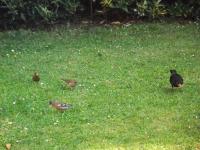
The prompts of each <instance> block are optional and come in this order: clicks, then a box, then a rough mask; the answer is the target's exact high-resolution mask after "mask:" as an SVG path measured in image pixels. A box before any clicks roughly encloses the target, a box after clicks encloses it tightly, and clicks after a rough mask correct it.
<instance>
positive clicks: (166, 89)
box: [162, 87, 183, 94]
mask: <svg viewBox="0 0 200 150" xmlns="http://www.w3.org/2000/svg"><path fill="white" fill-rule="evenodd" d="M162 91H163V92H164V93H166V94H175V93H182V92H183V88H171V87H163V88H162Z"/></svg>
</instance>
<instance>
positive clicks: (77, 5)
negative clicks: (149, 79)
mask: <svg viewBox="0 0 200 150" xmlns="http://www.w3.org/2000/svg"><path fill="white" fill-rule="evenodd" d="M113 16H114V17H113ZM163 16H173V17H184V18H191V19H198V18H199V17H200V1H197V0H190V1H188V0H176V1H170V0H34V1H33V0H0V26H2V25H4V26H7V25H13V26H15V25H16V24H38V23H41V22H43V23H48V24H51V23H54V22H56V21H59V20H70V21H72V20H75V19H77V18H78V17H88V18H91V19H96V18H101V19H106V20H109V19H113V18H114V19H115V18H116V19H120V18H126V17H134V18H148V19H156V18H160V17H163Z"/></svg>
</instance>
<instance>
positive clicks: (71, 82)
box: [61, 79, 77, 88]
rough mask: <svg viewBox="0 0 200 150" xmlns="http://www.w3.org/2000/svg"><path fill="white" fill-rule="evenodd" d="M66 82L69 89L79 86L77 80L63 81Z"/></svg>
mask: <svg viewBox="0 0 200 150" xmlns="http://www.w3.org/2000/svg"><path fill="white" fill-rule="evenodd" d="M61 80H63V81H64V82H65V84H66V85H67V86H68V87H69V88H74V87H75V86H76V84H77V81H76V80H73V79H70V80H67V79H61Z"/></svg>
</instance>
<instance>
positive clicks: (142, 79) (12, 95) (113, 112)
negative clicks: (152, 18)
mask: <svg viewBox="0 0 200 150" xmlns="http://www.w3.org/2000/svg"><path fill="white" fill-rule="evenodd" d="M170 69H176V70H177V71H178V73H180V74H181V75H182V76H183V78H184V82H185V85H184V87H183V88H182V89H176V90H172V89H171V86H170V83H169V76H170V72H169V70H170ZM35 71H38V72H39V74H40V76H41V80H40V82H39V83H33V82H32V74H33V73H34V72H35ZM62 77H64V78H69V79H76V80H77V81H78V85H77V86H76V88H75V89H74V90H69V89H67V88H63V83H62V81H61V80H60V78H62ZM52 99H58V100H60V101H62V102H67V103H71V104H72V105H73V108H72V109H70V110H68V111H66V112H64V113H60V112H58V111H56V110H54V109H52V108H51V107H49V105H48V102H49V100H52ZM6 143H11V144H12V148H11V149H13V150H70V149H76V150H79V149H80V150H84V149H133V150H184V149H185V150H195V149H196V150H199V149H200V26H199V25H197V24H195V23H190V24H184V25H180V24H178V23H171V24H167V23H140V24H134V25H131V26H129V27H91V28H89V27H84V26H82V27H76V28H67V27H57V28H54V29H52V30H51V31H48V32H47V31H41V30H40V31H34V32H33V31H29V30H18V31H4V32H0V149H2V150H3V149H4V148H5V144H6Z"/></svg>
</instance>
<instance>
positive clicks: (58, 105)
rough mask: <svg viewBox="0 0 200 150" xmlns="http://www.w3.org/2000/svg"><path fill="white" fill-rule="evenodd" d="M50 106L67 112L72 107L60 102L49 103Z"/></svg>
mask: <svg viewBox="0 0 200 150" xmlns="http://www.w3.org/2000/svg"><path fill="white" fill-rule="evenodd" d="M49 105H51V106H52V107H53V108H55V109H57V110H59V111H65V110H67V109H69V108H71V107H72V105H71V104H66V103H60V102H57V101H49Z"/></svg>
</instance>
